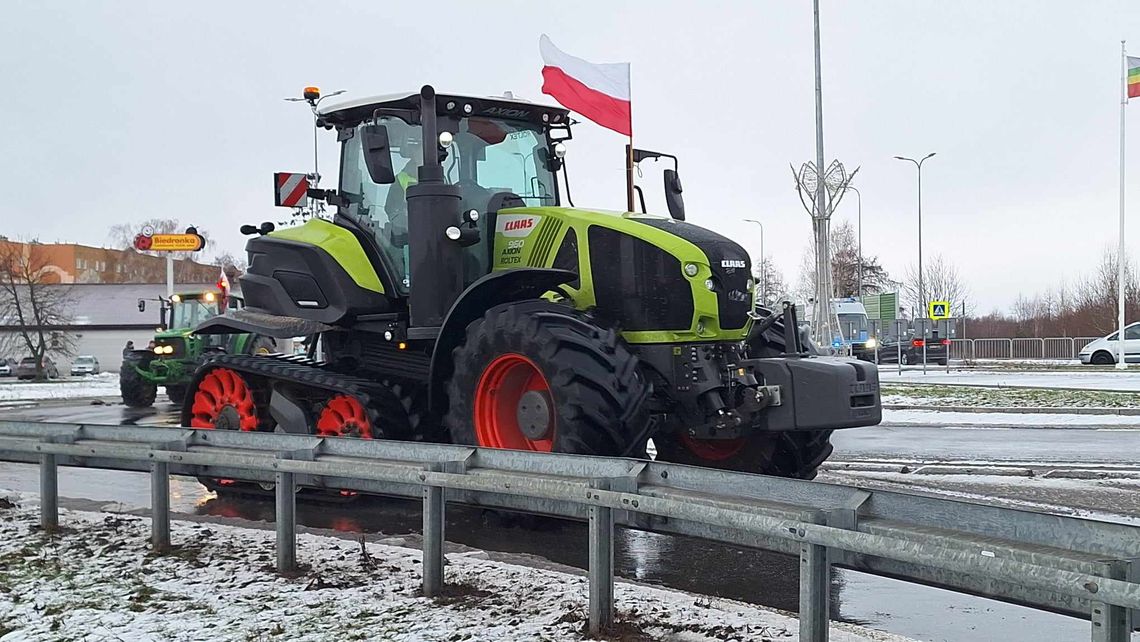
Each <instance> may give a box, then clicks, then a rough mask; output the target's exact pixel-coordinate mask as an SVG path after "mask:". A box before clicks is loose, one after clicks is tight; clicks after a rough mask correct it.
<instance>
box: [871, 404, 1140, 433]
mask: <svg viewBox="0 0 1140 642" xmlns="http://www.w3.org/2000/svg"><path fill="white" fill-rule="evenodd" d="M883 425H890V426H933V425H937V426H944V427H946V428H955V427H970V428H1109V429H1116V430H1126V429H1135V430H1140V417H1137V416H1129V415H1101V414H1096V415H1094V414H1054V413H1009V412H951V411H942V410H889V409H884V410H883Z"/></svg>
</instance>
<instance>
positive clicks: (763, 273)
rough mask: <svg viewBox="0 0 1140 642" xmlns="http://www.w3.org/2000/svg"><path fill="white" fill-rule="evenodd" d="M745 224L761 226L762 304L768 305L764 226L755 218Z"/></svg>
mask: <svg viewBox="0 0 1140 642" xmlns="http://www.w3.org/2000/svg"><path fill="white" fill-rule="evenodd" d="M744 222H745V223H755V224H757V225H759V226H760V303H761V304H765V305H767V299H765V298H764V295H765V294H767V292H765V289H766V288H767V285H768V284H767V280H766V279H765V278H764V276H765V270H764V224H763V223H761V222H760V221H757V220H756V219H754V218H746V219H744Z"/></svg>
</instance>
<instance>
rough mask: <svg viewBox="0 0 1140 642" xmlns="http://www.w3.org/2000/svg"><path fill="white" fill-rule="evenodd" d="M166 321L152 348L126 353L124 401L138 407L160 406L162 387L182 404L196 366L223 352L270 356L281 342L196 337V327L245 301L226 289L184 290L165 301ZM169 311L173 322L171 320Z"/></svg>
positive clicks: (122, 385) (252, 337)
mask: <svg viewBox="0 0 1140 642" xmlns="http://www.w3.org/2000/svg"><path fill="white" fill-rule="evenodd" d="M159 304H160V305H161V309H160V315H161V321H160V324H159V331H158V332H157V333H155V335H154V341H152V345H151V347H149V348H147V349H145V350H130V351H126V352H124V353H123V365H122V367H121V368H120V369H119V391H120V392H121V393H122V395H123V403H124V404H126V405H128V406H130V407H132V408H145V407H148V406H151V405H153V404H154V399H155V395H156V394H157V392H158V386H165V387H166V396H167V397H169V398H170V402H171V403H173V404H175V405H181V404H182V400H183V398H184V397H185V396H186V389H187V386H188V385H189V384H190V379H191V377H193V375H194V370H195V369H196V368H197V367H198V366H199V365H201V364H202V363H203V361H205V360H206V358H208V357H211V356H214V355H217V354H268V353H270V352H273V351H274V349H275V347H276V342H275V341H274V340H273V339H272V338H270V337H258V336H255V335H251V334H246V333H236V334H230V335H216V336H196V335H194V334H193V331H194V328H195V327H196V326H198V325H199V324H201V323H202V322H204V321H206V320H207V319H211V318H213V317H216V316H218V315H220V314H223V313H225V311H226V309H227V308H228V309H230V310H238V309H241V307H242V299H241V298H240V297H235V296H225V295H223V294H222V293H221V292H215V291H212V290H207V291H203V292H183V293H179V294H175V295H173V296H171V297H170V298H169V299H159ZM145 309H146V300H144V299H139V311H140V312H141V311H144V310H145ZM168 315H169V319H170V323H169V325H168V324H167V318H168Z"/></svg>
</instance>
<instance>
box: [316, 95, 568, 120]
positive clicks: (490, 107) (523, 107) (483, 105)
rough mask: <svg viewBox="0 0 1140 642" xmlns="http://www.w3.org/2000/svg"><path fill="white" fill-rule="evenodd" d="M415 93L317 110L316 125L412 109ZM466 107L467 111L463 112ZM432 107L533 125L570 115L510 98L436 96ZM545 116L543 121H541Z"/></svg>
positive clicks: (370, 97) (552, 107)
mask: <svg viewBox="0 0 1140 642" xmlns="http://www.w3.org/2000/svg"><path fill="white" fill-rule="evenodd" d="M419 95H420V92H418V91H407V92H401V93H394V94H383V95H380V96H368V97H364V98H356V99H353V100H347V101H344V102H339V103H336V104H333V105H328V106H327V107H326V106H321V107H318V108H317V117H318V122H319V124H321V125H324V126H332V125H348V124H352V125H354V124H356V123H359V122H361V121H364V120H366V119H368V118H370V117H371V116H372V112H373V111H374V110H376V109H378V108H381V107H388V108H392V109H415V108H416V107H417V106H418V105H419V102H418V101H419ZM468 105H470V107H471V109H470V110H469V111H468V110H467V109H465V108H466V107H467V106H468ZM436 106H437V109H438V112H439V114H440V115H445V114H448V113H451V112H452V111H455V112H456V113H462V114H464V115H469V116H491V117H496V118H506V119H510V120H524V121H530V122H535V123H543V124H545V123H554V124H562V123H566V122H569V114H570V112H569V111H568V110H566V109H564V108H562V107H555V106H552V105H542V104H539V103H532V102H530V101H529V100H524V99H521V98H517V97H514V96H462V95H458V94H437V96H436ZM543 115H546V119H545V120H544V119H543Z"/></svg>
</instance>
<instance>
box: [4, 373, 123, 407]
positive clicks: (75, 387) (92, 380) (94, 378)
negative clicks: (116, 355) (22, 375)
mask: <svg viewBox="0 0 1140 642" xmlns="http://www.w3.org/2000/svg"><path fill="white" fill-rule="evenodd" d="M117 396H119V375H118V374H116V373H114V372H103V373H100V374H97V375H91V376H87V377H68V378H65V379H63V380H59V381H51V382H47V383H32V382H28V381H17V380H16V379H15V378H5V379H0V401H38V400H44V399H79V398H85V397H117Z"/></svg>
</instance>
